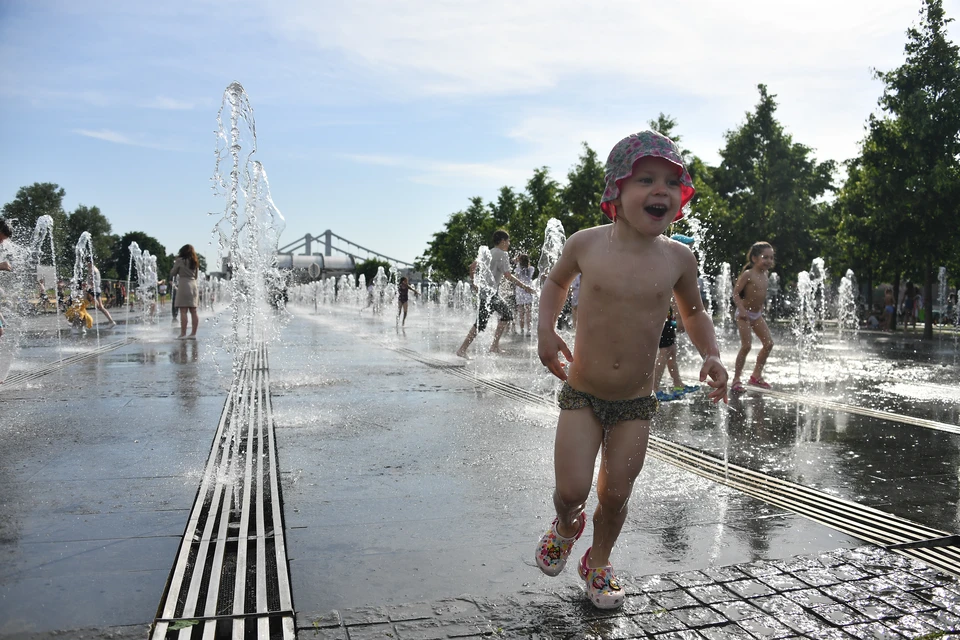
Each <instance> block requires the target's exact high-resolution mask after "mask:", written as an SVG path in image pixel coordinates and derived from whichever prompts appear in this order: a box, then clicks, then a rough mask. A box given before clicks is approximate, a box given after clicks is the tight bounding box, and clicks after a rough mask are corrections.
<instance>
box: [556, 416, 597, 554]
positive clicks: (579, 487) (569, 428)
mask: <svg viewBox="0 0 960 640" xmlns="http://www.w3.org/2000/svg"><path fill="white" fill-rule="evenodd" d="M602 441H603V428H602V427H601V426H600V422H599V421H598V420H597V418H596V416H595V415H593V411H592V410H591V409H589V408H584V409H572V410H571V409H562V410H561V411H560V418H559V419H558V420H557V436H556V439H555V440H554V445H553V471H554V476H555V478H556V488H555V489H554V491H553V505H554V507H555V508H556V510H557V518H558V519H559V522H558V523H557V533H559V534H560V535H561V536H563V537H564V538H570V537H573V536H575V535H576V534H577V531H578V530H579V529H580V522H579V517H580V513H581V512H583V508H584V505H585V504H586V502H587V498H588V497H589V496H590V487H591V486H592V485H593V466H594V464H595V463H596V461H597V452H598V451H599V450H600V443H601V442H602Z"/></svg>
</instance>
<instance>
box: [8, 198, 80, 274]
mask: <svg viewBox="0 0 960 640" xmlns="http://www.w3.org/2000/svg"><path fill="white" fill-rule="evenodd" d="M66 195H67V192H66V191H65V190H64V189H63V188H62V187H61V186H60V185H58V184H54V183H52V182H34V183H33V184H32V185H30V186H27V187H20V188H19V189H18V190H17V195H16V196H15V197H14V199H13V200H12V201H11V202H8V203H6V204H5V205H3V217H4V218H5V219H7V220H8V221H9V222H10V224H11V226H12V227H13V239H14V241H16V242H17V243H19V244H21V245H27V244H29V243H30V241H31V239H32V238H33V231H34V229H35V228H36V226H37V220H39V219H40V217H41V216H50V217H51V218H53V242H54V247H55V250H56V251H57V252H58V256H57V263H58V264H57V267H58V269H57V271H58V274H59V275H60V277H63V275H64V272H63V269H64V268H65V265H66V268H68V269H69V270H70V271H68V272H67V273H72V269H73V247H72V246H71V247H69V249H68V248H67V214H66V212H65V211H64V210H63V198H64V196H66ZM40 250H41V254H40V260H41V262H42V263H43V264H51V260H52V258H51V256H50V255H49V250H48V248H47V246H42V247H41V248H40Z"/></svg>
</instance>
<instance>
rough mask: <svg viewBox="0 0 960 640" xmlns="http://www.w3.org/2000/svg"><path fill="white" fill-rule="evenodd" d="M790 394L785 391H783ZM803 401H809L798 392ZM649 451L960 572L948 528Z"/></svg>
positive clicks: (496, 388) (688, 451)
mask: <svg viewBox="0 0 960 640" xmlns="http://www.w3.org/2000/svg"><path fill="white" fill-rule="evenodd" d="M394 350H395V351H396V352H397V353H400V354H401V355H404V356H406V357H408V358H411V359H413V360H416V361H417V362H420V363H422V364H425V365H427V366H428V367H431V368H435V369H440V370H442V371H445V372H447V373H449V374H451V375H453V376H456V377H458V378H461V379H463V380H467V381H469V382H473V383H475V384H479V385H482V386H484V387H487V388H488V389H490V390H491V391H493V392H494V393H496V394H498V395H501V396H503V397H505V398H509V399H511V400H519V401H521V402H525V403H527V404H531V405H534V406H537V407H541V408H548V409H552V410H554V411H557V408H556V405H555V404H554V403H552V402H550V401H548V400H547V399H546V398H544V397H543V396H540V395H538V394H535V393H532V392H530V391H526V390H524V389H521V388H519V387H516V386H514V385H511V384H509V383H506V382H502V381H500V380H489V379H486V378H483V377H481V376H478V375H475V374H473V373H471V372H469V371H466V370H465V369H464V368H463V367H462V366H460V365H452V364H450V363H449V362H445V361H443V360H437V359H434V358H431V357H429V356H425V355H423V354H421V353H418V352H416V351H413V350H411V349H403V348H399V349H394ZM784 395H786V394H784ZM798 401H800V402H804V400H803V399H800V398H798ZM649 451H650V455H651V456H653V457H654V458H656V459H658V460H661V461H663V462H667V463H670V464H672V465H674V466H676V467H679V468H681V469H685V470H687V471H691V472H693V473H695V474H697V475H699V476H702V477H704V478H707V479H709V480H713V481H714V482H717V483H720V484H723V485H726V486H728V487H731V488H734V489H737V490H738V491H741V492H743V493H745V494H747V495H749V496H752V497H754V498H757V499H759V500H762V501H764V502H766V503H768V504H771V505H774V506H777V507H780V508H782V509H786V510H788V511H792V512H794V513H797V514H799V515H802V516H804V517H806V518H809V519H810V520H813V521H815V522H818V523H820V524H823V525H825V526H828V527H830V528H832V529H835V530H837V531H841V532H843V533H845V534H847V535H850V536H853V537H856V538H860V539H861V540H866V541H867V542H871V543H873V544H877V545H880V546H883V547H886V548H888V549H890V550H892V551H895V552H897V553H900V554H903V555H908V556H912V557H914V558H917V559H919V560H922V561H923V562H926V563H927V564H929V565H931V566H934V567H937V568H938V569H941V570H943V571H946V572H949V573H952V574H953V575H957V576H960V545H958V543H960V539H958V537H957V536H954V535H951V534H949V533H948V532H946V531H940V530H938V529H933V528H931V527H927V526H924V525H922V524H919V523H916V522H913V521H911V520H907V519H905V518H900V517H899V516H895V515H893V514H891V513H887V512H885V511H881V510H879V509H875V508H873V507H868V506H866V505H862V504H859V503H857V502H853V501H850V500H844V499H843V498H838V497H837V496H833V495H830V494H828V493H824V492H822V491H817V490H816V489H811V488H809V487H805V486H803V485H800V484H796V483H793V482H789V481H787V480H780V479H778V478H774V477H773V476H769V475H766V474H763V473H759V472H757V471H752V470H750V469H747V468H745V467H740V466H737V465H733V464H729V463H727V462H724V461H723V460H720V459H718V458H716V457H714V456H711V455H708V454H706V453H704V452H702V451H700V450H698V449H694V448H692V447H688V446H686V445H682V444H678V443H675V442H671V441H669V440H665V439H663V438H660V437H658V436H654V435H651V436H650V444H649Z"/></svg>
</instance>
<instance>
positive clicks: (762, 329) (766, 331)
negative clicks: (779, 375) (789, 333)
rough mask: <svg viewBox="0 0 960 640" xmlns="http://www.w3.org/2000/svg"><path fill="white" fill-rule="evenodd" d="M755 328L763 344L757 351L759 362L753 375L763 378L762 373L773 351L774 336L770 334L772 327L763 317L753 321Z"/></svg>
mask: <svg viewBox="0 0 960 640" xmlns="http://www.w3.org/2000/svg"><path fill="white" fill-rule="evenodd" d="M753 330H754V331H755V332H756V334H757V337H758V338H760V343H761V344H762V345H763V346H762V347H760V352H759V353H757V364H756V365H755V366H754V367H753V377H754V378H756V379H757V380H761V378H760V375H761V374H762V373H763V365H765V364H766V363H767V357H768V356H769V355H770V352H771V351H773V336H771V335H770V327H768V326H767V321H766V320H764V319H763V318H760V319H759V320H757V321H756V322H754V323H753Z"/></svg>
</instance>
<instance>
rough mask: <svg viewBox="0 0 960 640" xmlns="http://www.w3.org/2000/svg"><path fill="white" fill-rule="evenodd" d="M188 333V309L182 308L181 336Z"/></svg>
mask: <svg viewBox="0 0 960 640" xmlns="http://www.w3.org/2000/svg"><path fill="white" fill-rule="evenodd" d="M185 335H187V310H186V309H180V337H181V338H182V337H183V336H185Z"/></svg>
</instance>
